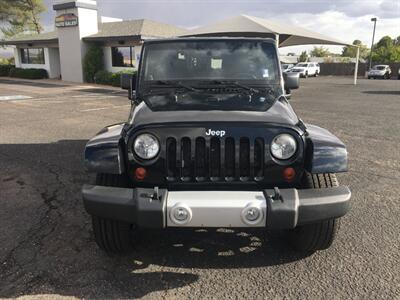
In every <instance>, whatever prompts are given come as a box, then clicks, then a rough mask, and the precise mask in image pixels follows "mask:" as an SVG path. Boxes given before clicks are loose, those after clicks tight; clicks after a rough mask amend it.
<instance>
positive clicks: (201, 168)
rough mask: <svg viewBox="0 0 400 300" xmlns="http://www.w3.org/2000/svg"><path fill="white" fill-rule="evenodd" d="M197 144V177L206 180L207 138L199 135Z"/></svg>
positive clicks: (198, 179) (199, 179)
mask: <svg viewBox="0 0 400 300" xmlns="http://www.w3.org/2000/svg"><path fill="white" fill-rule="evenodd" d="M195 144H196V151H195V177H196V180H197V181H204V180H205V178H206V176H207V164H206V140H205V139H204V138H202V137H198V138H197V139H196V142H195Z"/></svg>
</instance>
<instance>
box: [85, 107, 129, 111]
mask: <svg viewBox="0 0 400 300" xmlns="http://www.w3.org/2000/svg"><path fill="white" fill-rule="evenodd" d="M128 106H129V107H130V105H114V106H107V107H97V108H88V109H82V110H80V112H90V111H98V110H105V109H113V108H120V107H128Z"/></svg>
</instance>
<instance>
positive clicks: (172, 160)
mask: <svg viewBox="0 0 400 300" xmlns="http://www.w3.org/2000/svg"><path fill="white" fill-rule="evenodd" d="M166 146H167V151H166V152H167V159H166V163H167V180H170V181H172V180H176V177H177V168H176V140H175V139H174V138H168V139H167V143H166Z"/></svg>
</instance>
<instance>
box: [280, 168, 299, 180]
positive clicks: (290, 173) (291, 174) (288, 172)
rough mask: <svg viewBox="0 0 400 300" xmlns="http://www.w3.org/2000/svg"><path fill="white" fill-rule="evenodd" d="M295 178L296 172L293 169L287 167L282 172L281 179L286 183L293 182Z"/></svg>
mask: <svg viewBox="0 0 400 300" xmlns="http://www.w3.org/2000/svg"><path fill="white" fill-rule="evenodd" d="M295 177H296V171H295V169H293V168H291V167H289V168H285V169H284V170H283V178H284V179H285V180H286V181H287V182H291V181H293V179H294V178H295Z"/></svg>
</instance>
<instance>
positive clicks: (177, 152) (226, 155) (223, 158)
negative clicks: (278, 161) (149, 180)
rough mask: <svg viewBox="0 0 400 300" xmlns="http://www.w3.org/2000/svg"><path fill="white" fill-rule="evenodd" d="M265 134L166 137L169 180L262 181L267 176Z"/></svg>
mask: <svg viewBox="0 0 400 300" xmlns="http://www.w3.org/2000/svg"><path fill="white" fill-rule="evenodd" d="M265 148H266V147H265V140H264V138H255V139H252V138H248V137H239V138H233V137H226V138H219V137H211V138H205V137H197V138H188V137H183V138H181V139H176V138H173V137H169V138H167V140H166V168H167V180H168V181H170V182H171V181H172V182H173V181H175V182H176V181H181V182H207V181H212V182H231V181H242V182H246V181H251V180H255V181H260V180H262V179H263V177H264V159H265Z"/></svg>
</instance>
